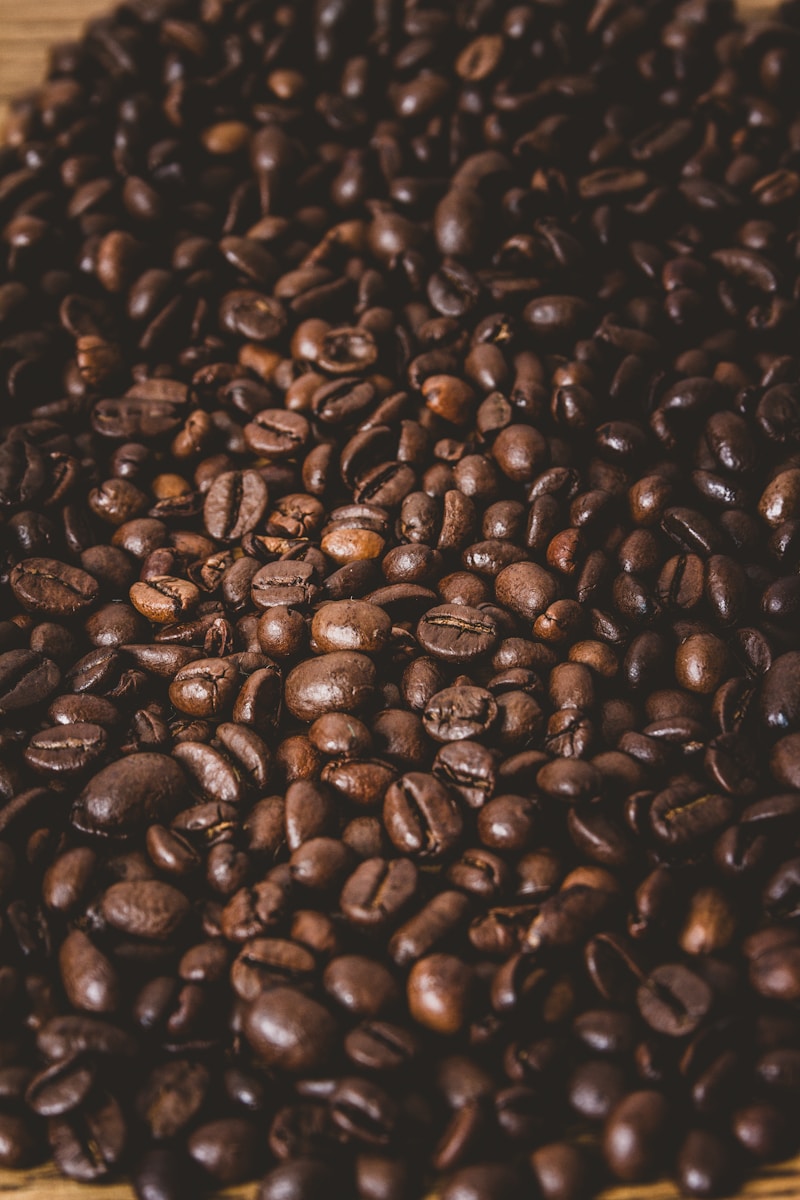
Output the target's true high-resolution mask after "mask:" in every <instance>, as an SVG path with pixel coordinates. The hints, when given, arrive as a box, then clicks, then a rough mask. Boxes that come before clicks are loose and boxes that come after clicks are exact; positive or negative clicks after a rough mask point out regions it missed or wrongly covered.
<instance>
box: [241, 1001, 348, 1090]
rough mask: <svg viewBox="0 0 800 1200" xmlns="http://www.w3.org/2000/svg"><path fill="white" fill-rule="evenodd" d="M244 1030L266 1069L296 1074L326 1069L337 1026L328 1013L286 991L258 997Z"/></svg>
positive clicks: (249, 1013) (246, 1017) (247, 1015)
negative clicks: (321, 1068) (276, 1069)
mask: <svg viewBox="0 0 800 1200" xmlns="http://www.w3.org/2000/svg"><path fill="white" fill-rule="evenodd" d="M244 1028H245V1033H246V1035H247V1038H248V1041H249V1042H250V1044H251V1046H252V1047H253V1051H254V1053H255V1054H256V1055H257V1057H258V1058H259V1059H260V1060H261V1061H262V1062H264V1064H265V1065H267V1066H269V1067H271V1068H278V1069H280V1070H282V1071H288V1072H290V1073H294V1074H302V1073H304V1072H308V1071H314V1070H318V1069H319V1068H320V1067H322V1066H324V1064H325V1062H326V1060H327V1059H328V1058H329V1057H330V1054H331V1052H332V1050H333V1047H334V1044H335V1039H336V1024H335V1022H334V1019H333V1017H332V1016H331V1015H330V1013H329V1012H328V1010H327V1009H326V1008H323V1006H322V1005H321V1004H319V1003H318V1002H317V1001H316V1000H312V999H311V998H310V997H308V996H304V995H303V993H302V992H298V991H295V990H294V989H292V988H287V987H277V988H273V989H272V990H270V991H267V992H263V993H262V994H261V995H260V996H258V997H257V998H256V999H255V1001H254V1002H253V1004H252V1006H251V1007H250V1009H249V1010H248V1012H247V1013H246V1015H245V1019H244Z"/></svg>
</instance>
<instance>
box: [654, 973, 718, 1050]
mask: <svg viewBox="0 0 800 1200" xmlns="http://www.w3.org/2000/svg"><path fill="white" fill-rule="evenodd" d="M637 1002H638V1005H639V1012H640V1013H641V1014H642V1016H643V1017H644V1019H645V1021H646V1022H647V1024H648V1025H649V1026H650V1027H651V1028H652V1029H655V1030H656V1032H657V1033H662V1034H666V1035H667V1036H668V1037H685V1036H686V1034H688V1033H693V1032H694V1031H695V1029H696V1028H697V1026H698V1025H699V1024H700V1022H701V1021H702V1020H703V1018H704V1017H705V1016H706V1014H707V1013H708V1011H709V1009H710V1008H711V1002H712V994H711V990H710V988H709V986H708V984H707V983H706V982H705V980H703V979H702V978H700V976H698V975H695V974H693V973H692V972H691V971H689V970H687V968H686V967H684V966H681V964H680V963H674V964H671V963H665V964H664V965H663V966H660V967H656V969H655V971H653V972H652V974H651V975H650V976H649V977H648V979H646V980H645V982H644V983H643V984H642V986H641V987H640V988H639V991H638V993H637Z"/></svg>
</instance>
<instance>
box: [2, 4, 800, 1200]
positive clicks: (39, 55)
mask: <svg viewBox="0 0 800 1200" xmlns="http://www.w3.org/2000/svg"><path fill="white" fill-rule="evenodd" d="M741 7H742V9H743V10H745V11H746V12H747V13H748V15H749V14H751V13H752V14H754V15H757V14H758V13H759V12H762V13H763V12H766V11H768V9H769V8H770V7H772V0H743V3H742V5H741ZM101 8H102V0H0V129H1V128H2V123H3V120H4V118H5V114H6V112H7V104H8V100H9V99H10V98H11V97H12V96H15V95H18V94H19V93H21V92H24V91H26V90H28V89H30V88H32V87H34V86H35V85H36V83H37V81H38V80H39V79H41V77H42V75H43V72H44V70H45V64H46V61H47V47H48V46H49V45H52V44H53V43H55V42H63V41H69V40H70V39H73V38H75V37H76V36H77V34H78V33H79V31H80V28H81V24H82V22H83V21H85V19H86V18H87V17H88V16H89V15H90V14H91V13H93V12H97V11H99V10H100V9H101ZM253 1194H254V1188H253V1185H252V1184H249V1185H246V1186H242V1187H237V1188H231V1189H230V1190H228V1191H226V1192H224V1193H222V1196H224V1197H226V1198H228V1200H252V1197H253ZM0 1196H9V1197H12V1198H13V1200H23V1198H24V1200H132V1197H133V1190H132V1188H131V1187H130V1186H129V1185H128V1184H126V1183H113V1184H107V1185H101V1186H96V1185H93V1186H91V1187H89V1186H88V1185H85V1184H78V1183H72V1182H70V1181H69V1180H66V1179H63V1178H62V1177H61V1176H60V1175H59V1174H58V1173H57V1172H56V1171H55V1169H54V1168H53V1167H52V1166H43V1167H36V1168H34V1169H32V1170H29V1171H0ZM677 1196H678V1193H677V1191H676V1189H675V1187H674V1186H673V1185H672V1184H671V1183H667V1182H663V1183H655V1184H652V1185H650V1186H648V1187H643V1186H641V1185H636V1186H635V1187H625V1188H615V1189H613V1190H612V1191H610V1192H607V1193H606V1194H605V1197H604V1200H676V1198H677ZM740 1197H741V1198H742V1200H744V1197H747V1198H748V1200H800V1156H798V1157H797V1158H795V1159H792V1161H791V1162H789V1163H785V1164H783V1165H781V1166H776V1167H770V1168H768V1169H767V1170H765V1171H763V1172H762V1173H761V1174H760V1175H759V1176H758V1177H757V1178H755V1179H751V1180H750V1181H749V1183H747V1185H746V1186H745V1187H744V1189H743V1190H742V1191H741V1193H740ZM342 1200H345V1198H342ZM346 1200H350V1198H349V1197H348V1198H346ZM430 1200H434V1198H433V1197H431V1198H430Z"/></svg>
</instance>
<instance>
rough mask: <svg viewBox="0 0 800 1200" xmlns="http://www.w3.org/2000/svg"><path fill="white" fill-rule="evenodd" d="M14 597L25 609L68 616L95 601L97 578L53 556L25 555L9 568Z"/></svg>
mask: <svg viewBox="0 0 800 1200" xmlns="http://www.w3.org/2000/svg"><path fill="white" fill-rule="evenodd" d="M9 582H10V584H11V589H12V591H13V593H14V597H15V598H16V599H17V600H18V601H19V603H20V604H21V605H22V606H23V608H25V609H27V611H28V612H34V613H42V614H44V615H45V616H49V617H69V616H74V615H75V614H76V613H80V612H83V611H84V610H85V609H87V608H89V607H90V606H91V605H92V604H93V603H94V601H95V599H96V597H97V593H98V586H97V580H96V579H93V578H92V576H91V575H89V574H88V573H87V572H86V571H81V570H80V569H79V568H78V567H73V566H70V565H69V564H68V563H63V562H59V561H58V560H57V559H54V558H26V559H23V561H22V562H21V563H19V564H18V565H17V566H16V567H14V569H13V571H12V572H11V576H10V580H9Z"/></svg>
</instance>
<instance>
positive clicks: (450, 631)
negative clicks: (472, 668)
mask: <svg viewBox="0 0 800 1200" xmlns="http://www.w3.org/2000/svg"><path fill="white" fill-rule="evenodd" d="M417 639H418V640H419V643H420V645H421V646H422V648H423V649H424V650H425V651H427V653H428V654H432V655H433V656H434V658H441V659H444V660H445V661H447V662H456V663H466V662H470V661H471V660H472V659H474V658H478V657H480V656H481V655H482V654H486V653H487V651H489V650H491V649H492V648H493V646H494V644H495V642H496V641H497V623H496V621H495V620H494V618H493V617H492V616H491V614H489V613H484V612H483V611H482V610H480V609H477V608H470V607H468V606H467V605H463V604H443V605H440V606H439V607H438V608H432V609H429V610H428V612H427V613H426V614H425V616H424V617H423V618H422V620H421V621H420V622H419V625H418V626H417Z"/></svg>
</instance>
